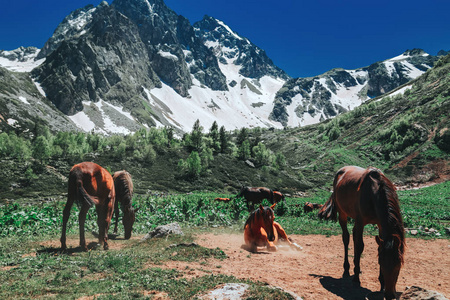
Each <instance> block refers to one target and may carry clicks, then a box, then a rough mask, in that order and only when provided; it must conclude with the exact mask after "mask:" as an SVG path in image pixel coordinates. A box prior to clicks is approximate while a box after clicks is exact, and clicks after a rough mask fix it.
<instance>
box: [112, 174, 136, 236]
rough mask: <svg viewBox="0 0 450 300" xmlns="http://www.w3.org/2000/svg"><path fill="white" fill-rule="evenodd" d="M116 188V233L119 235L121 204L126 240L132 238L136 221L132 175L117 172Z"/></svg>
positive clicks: (115, 175)
mask: <svg viewBox="0 0 450 300" xmlns="http://www.w3.org/2000/svg"><path fill="white" fill-rule="evenodd" d="M113 180H114V187H115V190H116V202H115V204H114V215H115V222H114V233H117V223H119V203H120V208H121V209H122V212H123V218H122V223H123V227H124V229H125V239H127V240H128V239H129V238H130V237H131V232H132V231H133V224H134V221H135V220H136V214H135V213H136V211H137V210H134V208H133V206H131V198H132V197H133V181H132V180H131V175H130V173H128V172H127V171H125V170H123V171H117V172H115V173H114V175H113Z"/></svg>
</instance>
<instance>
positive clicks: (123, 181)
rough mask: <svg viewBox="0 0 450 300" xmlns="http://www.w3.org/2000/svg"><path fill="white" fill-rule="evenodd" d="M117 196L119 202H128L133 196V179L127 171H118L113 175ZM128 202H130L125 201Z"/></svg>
mask: <svg viewBox="0 0 450 300" xmlns="http://www.w3.org/2000/svg"><path fill="white" fill-rule="evenodd" d="M113 181H114V187H115V190H116V198H117V201H118V202H121V203H123V204H128V203H129V202H131V198H132V196H133V188H134V187H133V181H132V180H131V175H130V173H128V172H127V171H125V170H123V171H117V172H115V173H114V175H113ZM124 202H128V203H124Z"/></svg>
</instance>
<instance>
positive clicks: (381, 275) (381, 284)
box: [378, 267, 384, 292]
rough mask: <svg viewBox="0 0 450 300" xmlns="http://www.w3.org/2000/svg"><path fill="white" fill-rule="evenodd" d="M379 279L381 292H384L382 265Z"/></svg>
mask: <svg viewBox="0 0 450 300" xmlns="http://www.w3.org/2000/svg"><path fill="white" fill-rule="evenodd" d="M378 281H379V282H380V292H382V291H383V290H384V276H383V273H382V272H381V267H380V275H379V276H378Z"/></svg>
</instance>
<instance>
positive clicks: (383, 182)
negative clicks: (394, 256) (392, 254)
mask: <svg viewBox="0 0 450 300" xmlns="http://www.w3.org/2000/svg"><path fill="white" fill-rule="evenodd" d="M370 175H373V176H374V177H375V178H376V179H377V180H379V189H378V191H379V192H380V195H379V196H381V197H384V200H385V203H386V213H387V228H384V230H389V232H388V233H389V237H390V238H392V239H389V240H388V241H385V242H386V243H385V244H384V249H381V250H382V251H383V250H388V249H392V248H393V246H394V238H396V237H397V238H398V240H399V245H398V259H399V260H400V262H401V263H402V264H403V261H404V253H405V246H406V243H405V229H404V226H403V218H402V215H401V212H400V204H399V200H398V196H397V192H396V188H395V186H394V184H393V183H392V182H391V181H390V180H389V179H388V178H387V177H386V176H385V175H384V174H383V172H381V170H379V169H377V168H374V167H368V168H367V170H366V172H365V173H364V174H363V176H362V177H361V179H360V183H359V186H358V191H359V190H360V189H361V187H362V185H363V183H364V181H365V179H366V178H367V177H368V176H370Z"/></svg>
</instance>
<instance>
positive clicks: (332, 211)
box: [317, 193, 337, 221]
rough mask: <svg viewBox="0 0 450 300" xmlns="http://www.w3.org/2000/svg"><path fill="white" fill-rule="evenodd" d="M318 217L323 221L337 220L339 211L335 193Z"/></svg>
mask: <svg viewBox="0 0 450 300" xmlns="http://www.w3.org/2000/svg"><path fill="white" fill-rule="evenodd" d="M317 215H318V217H319V219H321V220H332V221H336V220H337V209H336V204H335V200H334V193H332V194H331V196H330V198H328V201H327V202H325V204H324V205H323V206H322V208H321V209H320V211H319V213H318V214H317Z"/></svg>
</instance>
